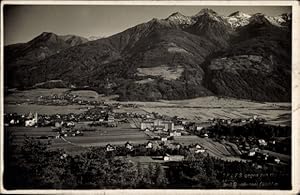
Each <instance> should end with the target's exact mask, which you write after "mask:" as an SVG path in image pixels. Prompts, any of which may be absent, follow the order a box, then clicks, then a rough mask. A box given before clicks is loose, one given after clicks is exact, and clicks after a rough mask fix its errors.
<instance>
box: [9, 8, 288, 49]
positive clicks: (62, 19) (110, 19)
mask: <svg viewBox="0 0 300 195" xmlns="http://www.w3.org/2000/svg"><path fill="white" fill-rule="evenodd" d="M203 8H211V9H213V10H215V11H216V12H217V13H219V14H220V15H229V14H231V13H233V12H235V11H242V12H245V13H248V14H253V13H258V12H260V13H264V14H266V15H269V16H276V15H280V14H282V13H286V12H289V13H290V12H291V7H282V6H281V7H279V6H277V7H275V6H260V7H257V6H128V5H126V6H120V5H93V6H90V5H5V6H4V44H5V45H8V44H13V43H21V42H27V41H29V40H31V39H32V38H34V37H36V36H38V35H39V34H41V33H42V32H54V33H56V34H58V35H66V34H74V35H79V36H83V37H89V36H109V35H112V34H115V33H118V32H121V31H123V30H126V29H127V28H129V27H132V26H134V25H137V24H139V23H143V22H147V21H149V20H151V19H152V18H159V19H161V18H166V17H168V16H169V15H170V14H172V13H174V12H177V11H179V12H180V13H182V14H184V15H187V16H191V15H194V14H196V13H197V12H199V11H200V10H201V9H203Z"/></svg>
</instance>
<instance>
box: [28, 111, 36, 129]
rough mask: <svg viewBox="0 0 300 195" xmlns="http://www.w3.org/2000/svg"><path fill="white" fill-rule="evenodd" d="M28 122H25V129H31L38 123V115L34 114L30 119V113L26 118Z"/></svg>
mask: <svg viewBox="0 0 300 195" xmlns="http://www.w3.org/2000/svg"><path fill="white" fill-rule="evenodd" d="M28 118H29V120H26V121H25V127H33V126H34V125H36V124H37V123H38V114H37V113H35V115H34V117H32V113H31V112H30V114H29V116H28Z"/></svg>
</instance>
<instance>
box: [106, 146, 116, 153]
mask: <svg viewBox="0 0 300 195" xmlns="http://www.w3.org/2000/svg"><path fill="white" fill-rule="evenodd" d="M114 150H115V148H114V147H113V146H112V145H110V144H107V145H106V151H107V152H110V151H114Z"/></svg>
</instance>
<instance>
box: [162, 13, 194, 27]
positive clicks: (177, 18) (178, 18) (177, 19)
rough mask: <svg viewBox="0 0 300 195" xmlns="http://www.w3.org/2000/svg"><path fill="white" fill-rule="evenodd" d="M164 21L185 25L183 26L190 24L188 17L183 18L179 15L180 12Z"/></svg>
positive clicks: (183, 16)
mask: <svg viewBox="0 0 300 195" xmlns="http://www.w3.org/2000/svg"><path fill="white" fill-rule="evenodd" d="M165 20H167V21H171V22H173V23H176V24H180V25H185V24H191V23H192V21H191V18H190V17H189V16H185V15H183V14H181V13H180V12H175V13H173V14H171V15H170V16H169V17H167V18H166V19H165Z"/></svg>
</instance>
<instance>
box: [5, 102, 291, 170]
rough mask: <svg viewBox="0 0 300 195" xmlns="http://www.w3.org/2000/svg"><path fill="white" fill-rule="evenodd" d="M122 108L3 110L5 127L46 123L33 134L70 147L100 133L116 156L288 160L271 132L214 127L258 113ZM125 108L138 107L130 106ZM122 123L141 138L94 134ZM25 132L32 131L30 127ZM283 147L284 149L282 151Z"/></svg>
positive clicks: (120, 126)
mask: <svg viewBox="0 0 300 195" xmlns="http://www.w3.org/2000/svg"><path fill="white" fill-rule="evenodd" d="M120 106H121V105H119V104H104V103H102V104H101V106H98V105H97V106H96V105H94V107H93V108H90V109H89V110H88V111H86V112H84V113H81V114H75V113H69V114H54V115H46V114H38V113H31V112H30V113H28V114H23V115H20V114H16V113H5V114H4V126H5V127H10V128H14V127H15V128H17V127H26V128H28V129H30V128H35V129H38V128H41V127H50V128H51V130H49V133H48V134H43V135H41V136H35V138H37V139H41V140H59V139H60V140H64V141H66V142H68V143H70V144H74V145H76V144H77V143H76V142H72V140H75V141H76V140H79V139H82V140H84V139H85V136H88V137H93V136H94V137H97V136H99V137H101V135H102V137H103V139H101V141H99V142H101V144H100V145H99V146H100V147H105V150H106V152H107V153H112V152H113V153H114V154H115V155H116V156H118V155H121V154H122V155H130V156H134V157H138V156H144V158H142V159H140V158H135V160H137V161H141V162H162V163H163V162H169V161H182V160H185V159H186V157H187V156H188V154H190V153H192V154H202V155H212V156H216V157H219V158H224V159H225V160H228V159H233V160H239V161H242V160H243V161H253V162H259V163H260V164H263V163H273V164H279V163H283V164H285V163H287V162H288V161H289V160H290V157H289V155H288V151H287V150H288V147H289V145H287V144H285V142H284V141H280V140H278V139H276V137H274V136H273V137H267V138H262V137H259V136H255V135H252V136H237V135H234V136H233V135H226V133H224V134H222V133H220V132H219V131H218V132H217V131H216V129H217V127H218V128H220V127H222V128H229V127H230V128H233V127H238V128H240V127H244V126H247V125H251V124H256V125H263V124H264V122H265V121H266V120H265V119H263V118H260V117H258V116H253V117H251V118H243V119H221V118H212V119H209V120H208V121H203V122H201V123H199V122H193V121H189V120H187V119H185V118H179V117H168V116H164V115H160V114H158V113H147V114H141V113H134V112H115V110H117V109H118V108H120ZM122 106H124V105H122ZM129 106H132V107H136V105H134V104H131V105H129ZM124 127H126V128H128V129H132V130H135V131H136V132H137V133H138V134H143V137H142V136H141V139H140V140H138V141H134V140H133V141H131V140H130V139H131V137H128V140H126V141H125V140H124V142H123V144H122V143H121V142H120V141H119V142H118V143H117V144H115V145H114V144H113V142H110V141H109V140H105V137H104V135H103V133H102V134H100V135H99V133H98V134H97V132H103V131H104V132H105V133H106V134H108V135H109V134H110V131H111V132H113V130H118V131H120V132H124V131H126V128H125V129H124V130H123V131H122V129H123V128H124ZM28 134H29V135H30V131H28ZM72 137H74V138H72ZM75 137H78V139H77V138H75ZM116 139H118V138H116ZM125 139H126V138H125ZM99 140H100V139H99ZM121 140H122V139H121ZM78 142H79V144H77V145H80V141H78ZM94 142H97V140H95V141H94ZM87 145H88V144H87ZM282 148H286V149H285V150H286V151H284V150H282ZM120 151H122V152H120ZM278 151H279V152H278ZM280 153H284V154H280ZM258 167H261V165H258Z"/></svg>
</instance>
